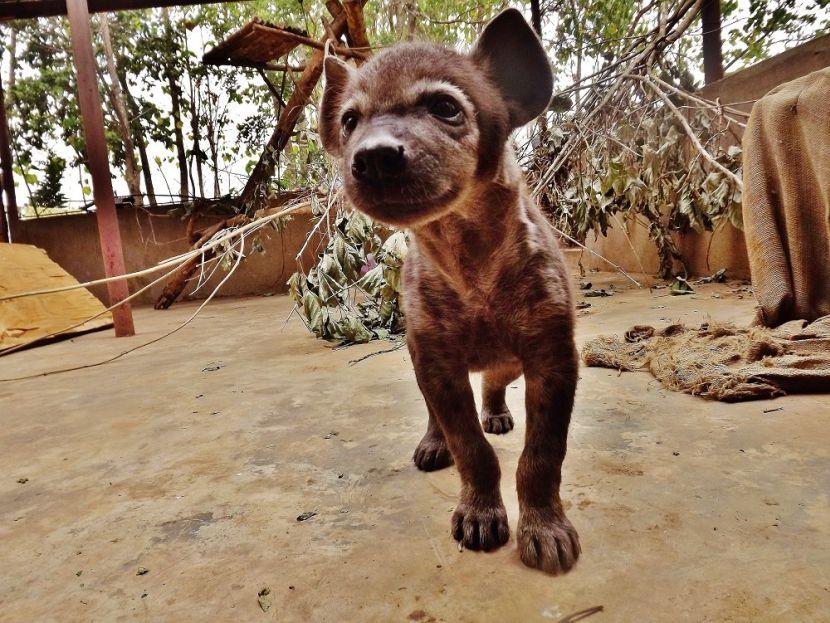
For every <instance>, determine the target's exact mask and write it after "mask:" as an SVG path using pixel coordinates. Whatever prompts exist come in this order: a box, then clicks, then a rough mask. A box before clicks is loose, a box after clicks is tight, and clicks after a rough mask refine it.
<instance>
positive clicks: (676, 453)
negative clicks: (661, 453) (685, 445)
mask: <svg viewBox="0 0 830 623" xmlns="http://www.w3.org/2000/svg"><path fill="white" fill-rule="evenodd" d="M672 454H673V455H674V456H680V453H679V452H678V451H677V450H675V451H674V452H672Z"/></svg>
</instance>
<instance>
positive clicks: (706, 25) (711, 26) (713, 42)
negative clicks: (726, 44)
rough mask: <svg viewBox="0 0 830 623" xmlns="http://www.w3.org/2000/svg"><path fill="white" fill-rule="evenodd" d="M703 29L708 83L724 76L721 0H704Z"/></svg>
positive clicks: (701, 14)
mask: <svg viewBox="0 0 830 623" xmlns="http://www.w3.org/2000/svg"><path fill="white" fill-rule="evenodd" d="M700 21H701V28H702V29H703V77H704V80H705V82H706V84H709V83H711V82H715V81H716V80H720V79H721V78H723V74H724V70H723V43H722V40H721V27H720V0H704V2H703V5H702V6H701V7H700Z"/></svg>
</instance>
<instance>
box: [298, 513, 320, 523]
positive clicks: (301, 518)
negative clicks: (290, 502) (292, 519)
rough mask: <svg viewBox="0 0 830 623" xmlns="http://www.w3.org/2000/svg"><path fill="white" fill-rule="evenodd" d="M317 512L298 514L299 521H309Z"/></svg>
mask: <svg viewBox="0 0 830 623" xmlns="http://www.w3.org/2000/svg"><path fill="white" fill-rule="evenodd" d="M316 514H317V511H306V512H304V513H303V514H302V515H298V516H297V521H307V520H309V519H311V518H312V517H314V516H315V515H316Z"/></svg>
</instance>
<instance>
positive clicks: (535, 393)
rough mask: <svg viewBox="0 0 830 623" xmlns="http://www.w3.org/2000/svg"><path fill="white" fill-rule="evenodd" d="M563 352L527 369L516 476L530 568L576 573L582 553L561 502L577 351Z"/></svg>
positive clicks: (521, 540)
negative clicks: (523, 426) (524, 420)
mask: <svg viewBox="0 0 830 623" xmlns="http://www.w3.org/2000/svg"><path fill="white" fill-rule="evenodd" d="M556 350H559V349H556ZM562 351H564V352H561V351H560V352H559V353H556V354H555V356H554V353H550V355H549V356H548V357H546V358H545V359H544V360H541V359H540V360H537V361H535V362H533V363H532V364H531V365H527V364H526V366H525V382H526V384H527V394H526V398H525V404H526V410H527V434H526V436H525V448H524V451H523V452H522V455H521V457H520V459H519V469H518V471H517V473H516V488H517V490H518V493H519V528H518V531H517V540H518V548H519V555H520V556H521V559H522V562H524V563H525V564H526V565H528V566H531V567H537V568H539V569H542V570H544V571H547V572H548V573H554V574H556V573H564V572H566V571H568V570H570V568H571V567H573V565H574V564H575V563H576V559H577V558H579V554H580V551H581V550H580V546H579V537H578V536H577V533H576V530H575V529H574V527H573V525H572V524H571V522H570V521H569V520H568V518H567V517H566V516H565V511H564V510H563V509H562V501H561V499H560V498H559V485H560V482H561V480H562V461H563V460H564V458H565V450H566V447H567V438H568V425H569V423H570V419H571V409H572V408H573V402H574V392H575V391H576V381H577V377H578V364H577V356H576V352H575V351H574V350H572V348H568V347H566V348H563V349H562Z"/></svg>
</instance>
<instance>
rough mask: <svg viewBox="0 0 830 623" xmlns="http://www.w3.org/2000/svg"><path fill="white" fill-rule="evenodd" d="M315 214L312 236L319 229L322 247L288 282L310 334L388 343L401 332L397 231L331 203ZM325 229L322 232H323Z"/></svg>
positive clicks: (401, 252) (402, 253) (402, 245)
mask: <svg viewBox="0 0 830 623" xmlns="http://www.w3.org/2000/svg"><path fill="white" fill-rule="evenodd" d="M335 203H336V204H337V205H336V212H335V216H334V217H333V218H331V217H330V209H326V210H325V211H324V212H323V213H322V214H320V215H318V222H317V224H316V225H315V227H314V231H313V232H312V236H315V235H317V234H316V232H318V231H321V230H323V231H324V237H325V239H326V242H325V247H324V248H323V250H322V252H321V253H320V255H319V259H318V261H317V264H316V265H315V266H314V267H312V268H311V269H310V270H309V271H308V272H303V271H302V270H299V271H298V272H296V273H294V274H293V275H292V276H291V279H290V280H289V281H288V286H289V292H290V295H291V297H292V298H293V299H294V302H295V304H296V309H297V311H298V312H299V314H300V317H301V318H302V319H303V321H304V322H305V324H306V327H308V329H309V331H311V332H312V333H314V335H316V336H317V337H319V338H323V339H327V340H337V341H341V342H344V343H359V342H369V341H371V340H373V339H387V338H390V337H393V336H395V335H397V334H400V333H402V332H403V328H404V323H403V315H402V313H401V310H400V295H401V267H402V266H403V261H404V258H405V257H406V252H407V237H406V234H405V233H404V232H402V231H395V230H389V229H386V228H382V227H381V226H380V225H378V224H376V223H374V222H373V221H372V220H371V219H370V218H369V217H367V216H365V215H363V214H361V213H359V212H353V211H351V210H349V209H348V208H346V207H344V206H343V204H342V202H341V201H339V200H336V201H335ZM323 225H325V226H326V227H325V229H324V228H323Z"/></svg>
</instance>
